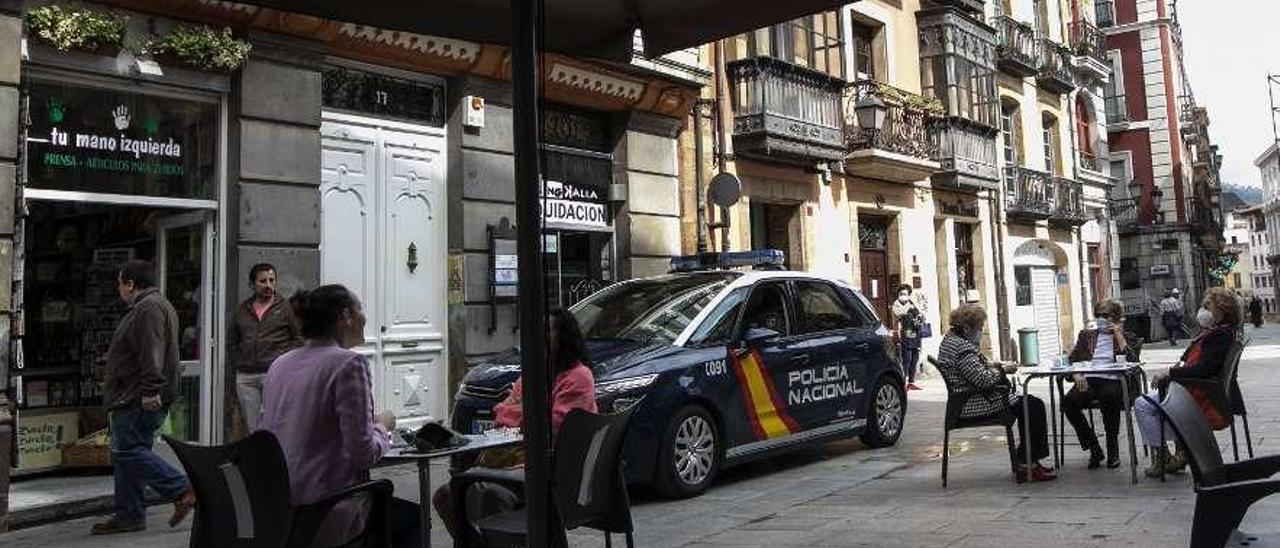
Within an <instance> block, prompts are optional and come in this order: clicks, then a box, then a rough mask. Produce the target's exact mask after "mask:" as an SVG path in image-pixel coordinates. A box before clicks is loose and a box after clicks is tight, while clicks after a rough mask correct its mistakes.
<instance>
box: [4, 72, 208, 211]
mask: <svg viewBox="0 0 1280 548" xmlns="http://www.w3.org/2000/svg"><path fill="white" fill-rule="evenodd" d="M30 105H31V106H30V109H31V110H30V119H31V125H30V126H29V128H28V131H27V150H28V155H27V158H28V160H27V168H28V170H29V171H28V172H29V177H28V179H29V182H28V184H29V186H31V187H32V188H42V189H52V190H69V191H78V192H100V193H109V194H131V195H146V196H160V197H170V198H195V199H207V200H211V199H214V198H216V193H215V192H214V190H215V182H216V177H217V172H218V170H217V157H218V149H219V133H218V105H217V104H216V103H213V102H208V101H198V100H184V99H175V98H171V97H161V96H155V95H147V94H141V93H132V92H128V91H122V90H115V89H101V88H92V87H85V86H77V85H72V84H63V83H55V82H35V83H33V84H31V86H30Z"/></svg>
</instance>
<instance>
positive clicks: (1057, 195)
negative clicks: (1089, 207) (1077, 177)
mask: <svg viewBox="0 0 1280 548" xmlns="http://www.w3.org/2000/svg"><path fill="white" fill-rule="evenodd" d="M1052 184H1053V212H1052V213H1051V216H1050V218H1049V221H1050V222H1052V223H1054V224H1062V225H1068V226H1077V225H1082V224H1084V223H1085V222H1087V221H1088V220H1089V215H1088V211H1086V210H1085V208H1084V185H1083V184H1081V183H1080V182H1079V181H1073V180H1071V179H1065V178H1062V177H1054V178H1053V180H1052Z"/></svg>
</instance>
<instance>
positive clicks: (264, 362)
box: [227, 263, 302, 434]
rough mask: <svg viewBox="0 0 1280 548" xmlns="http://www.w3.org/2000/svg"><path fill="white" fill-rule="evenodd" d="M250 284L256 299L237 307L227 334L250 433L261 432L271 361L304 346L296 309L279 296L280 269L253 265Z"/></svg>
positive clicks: (242, 406)
mask: <svg viewBox="0 0 1280 548" xmlns="http://www.w3.org/2000/svg"><path fill="white" fill-rule="evenodd" d="M249 283H250V284H251V285H252V286H253V296H252V297H249V299H248V300H246V301H244V302H243V303H240V306H238V307H236V310H235V312H234V316H233V317H232V319H231V330H230V332H229V333H227V339H228V341H230V346H231V352H230V356H231V359H232V367H233V368H234V369H235V372H236V395H237V396H238V397H239V399H240V413H241V415H242V416H243V417H244V423H245V433H246V434H248V433H251V432H253V431H254V430H257V429H258V423H259V419H260V417H261V416H262V382H263V380H264V379H266V377H267V370H268V369H269V368H270V367H271V362H274V361H275V360H276V358H278V357H280V356H281V355H282V354H284V353H285V352H288V351H290V350H293V349H294V348H297V347H299V346H302V328H301V327H300V326H299V324H298V320H297V318H296V317H295V316H294V314H293V307H291V306H289V303H288V302H287V301H285V300H284V299H281V298H280V297H279V296H278V294H277V293H276V267H274V266H272V265H270V264H267V263H259V264H256V265H253V268H251V269H249Z"/></svg>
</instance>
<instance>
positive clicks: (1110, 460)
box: [1107, 455, 1120, 470]
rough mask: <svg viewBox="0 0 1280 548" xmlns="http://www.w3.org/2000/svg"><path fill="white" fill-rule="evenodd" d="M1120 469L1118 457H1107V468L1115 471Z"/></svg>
mask: <svg viewBox="0 0 1280 548" xmlns="http://www.w3.org/2000/svg"><path fill="white" fill-rule="evenodd" d="M1119 467H1120V455H1112V456H1109V457H1107V468H1110V469H1112V470H1115V469H1116V468H1119Z"/></svg>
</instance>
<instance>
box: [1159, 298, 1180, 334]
mask: <svg viewBox="0 0 1280 548" xmlns="http://www.w3.org/2000/svg"><path fill="white" fill-rule="evenodd" d="M1181 296H1182V292H1181V291H1178V288H1176V287H1175V288H1173V289H1168V290H1165V292H1164V300H1163V301H1160V323H1161V324H1163V325H1164V330H1165V333H1166V334H1167V335H1168V338H1169V346H1178V333H1180V332H1181V331H1182V298H1181Z"/></svg>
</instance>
